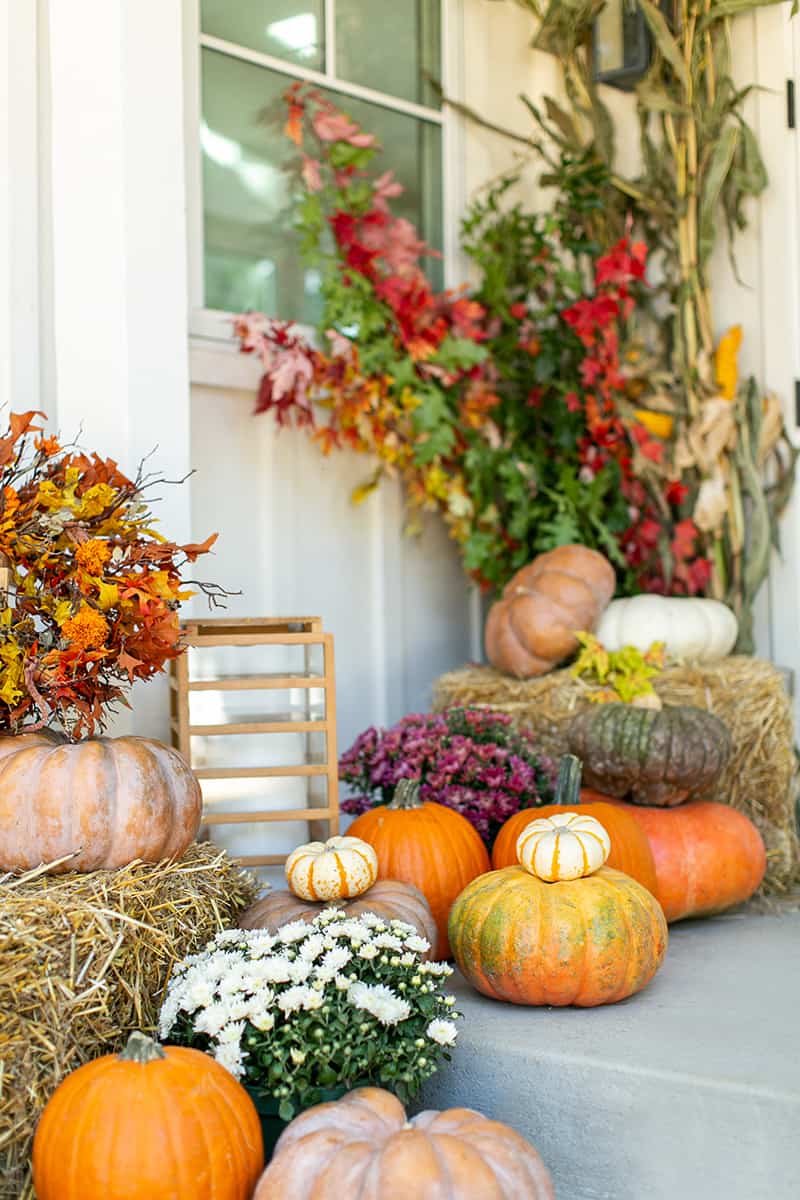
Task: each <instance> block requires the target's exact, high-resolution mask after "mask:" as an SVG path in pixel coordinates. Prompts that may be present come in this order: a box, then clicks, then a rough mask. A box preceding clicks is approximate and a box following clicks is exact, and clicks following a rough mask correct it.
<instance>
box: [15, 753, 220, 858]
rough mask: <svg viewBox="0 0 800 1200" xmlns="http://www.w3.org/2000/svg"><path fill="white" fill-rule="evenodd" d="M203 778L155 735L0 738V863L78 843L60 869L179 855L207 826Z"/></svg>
mask: <svg viewBox="0 0 800 1200" xmlns="http://www.w3.org/2000/svg"><path fill="white" fill-rule="evenodd" d="M201 810H202V795H201V792H200V785H199V783H198V782H197V780H196V779H195V777H194V775H193V774H192V772H191V770H190V769H189V767H188V766H187V764H186V762H185V761H184V759H183V758H182V757H181V756H180V754H178V752H177V750H172V749H170V747H169V746H162V745H161V743H160V742H155V741H150V739H149V738H139V737H120V738H91V739H89V740H88V741H84V742H75V743H71V742H67V741H65V740H64V739H63V738H60V737H58V736H57V735H56V734H51V733H22V734H16V735H14V736H11V735H9V736H7V737H0V870H3V871H27V870H30V869H31V868H33V867H38V866H39V865H40V864H41V863H49V862H54V861H55V860H56V859H60V858H64V857H65V856H66V855H70V854H73V853H75V852H76V851H77V853H76V854H75V857H74V858H71V859H70V860H69V862H67V863H64V864H63V865H62V866H61V867H59V868H58V870H61V871H96V870H101V869H104V870H109V869H112V868H114V867H122V866H125V864H126V863H129V862H132V861H133V860H134V859H136V858H140V859H143V860H144V861H145V862H159V861H160V860H161V859H164V858H173V857H178V856H180V855H181V854H183V852H184V850H186V848H187V846H189V844H190V843H191V842H193V841H194V839H195V837H196V836H197V830H198V829H199V827H200V814H201Z"/></svg>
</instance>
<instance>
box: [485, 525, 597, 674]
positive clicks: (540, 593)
mask: <svg viewBox="0 0 800 1200" xmlns="http://www.w3.org/2000/svg"><path fill="white" fill-rule="evenodd" d="M615 585H616V580H615V576H614V568H613V567H612V566H611V563H610V562H609V561H608V559H607V558H604V557H603V555H602V554H600V553H598V551H597V550H589V549H587V547H586V546H578V545H573V546H559V547H557V549H555V550H548V552H547V553H546V554H540V555H539V556H538V558H535V559H534V560H533V562H532V563H529V564H528V566H527V567H523V568H522V570H521V571H517V573H516V575H515V576H514V577H513V579H511V580H510V582H509V583H508V584H507V585H506V587H505V590H504V591H503V596H502V599H500V600H498V601H497V603H496V604H493V605H492V607H491V609H490V610H489V616H488V618H487V621H486V631H485V642H486V657H487V658H488V659H489V662H490V663H491V664H492V666H493V667H495V668H496V669H497V670H498V671H504V672H505V673H506V674H507V675H516V676H517V678H518V679H529V678H531V677H532V676H534V675H544V674H545V673H546V672H547V671H552V670H553V668H554V667H556V666H557V665H558V664H559V663H560V662H561V661H562V660H563V659H565V658H567V657H568V656H569V655H570V654H573V653H574V652H575V651H576V650H577V648H578V642H577V639H576V637H575V634H576V632H579V631H581V630H585V629H586V630H592V629H594V627H595V626H596V624H597V622H598V621H599V619H600V616H601V614H602V613H603V611H604V609H605V607H606V605H607V604H608V602H609V601H610V599H611V597H612V596H613V595H614V588H615Z"/></svg>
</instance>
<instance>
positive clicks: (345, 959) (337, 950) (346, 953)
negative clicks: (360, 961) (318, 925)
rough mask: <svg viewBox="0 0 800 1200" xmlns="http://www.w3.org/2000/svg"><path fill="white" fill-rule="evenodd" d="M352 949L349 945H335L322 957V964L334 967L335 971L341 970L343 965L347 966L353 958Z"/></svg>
mask: <svg viewBox="0 0 800 1200" xmlns="http://www.w3.org/2000/svg"><path fill="white" fill-rule="evenodd" d="M352 957H353V954H352V951H350V950H348V948H347V946H334V947H333V949H331V950H328V952H327V953H326V954H325V956H324V957H323V959H322V963H321V964H320V965H321V966H323V967H325V968H326V969H328V968H333V970H334V971H341V969H342V967H346V966H347V964H348V963H349V962H350V960H351V959H352Z"/></svg>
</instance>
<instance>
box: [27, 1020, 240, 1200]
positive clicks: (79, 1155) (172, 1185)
mask: <svg viewBox="0 0 800 1200" xmlns="http://www.w3.org/2000/svg"><path fill="white" fill-rule="evenodd" d="M144 1040H148V1041H149V1039H144ZM163 1055H164V1057H159V1058H157V1059H155V1060H153V1061H144V1062H142V1061H123V1058H121V1057H119V1056H117V1055H116V1054H108V1055H105V1056H104V1057H103V1058H98V1059H95V1061H94V1062H90V1063H86V1064H85V1065H84V1066H82V1067H79V1068H78V1070H77V1071H74V1072H73V1073H72V1074H71V1075H68V1076H67V1078H66V1079H65V1080H64V1081H63V1083H61V1084H60V1085H59V1087H58V1088H57V1089H56V1091H55V1092H54V1093H53V1095H52V1097H51V1098H50V1101H49V1102H48V1104H47V1106H46V1108H45V1110H44V1113H43V1114H42V1118H41V1120H40V1121H39V1125H38V1128H37V1130H36V1138H35V1140H34V1146H33V1177H34V1184H35V1187H36V1194H37V1196H38V1198H39V1200H134V1198H135V1197H140V1196H141V1197H143V1198H144V1197H148V1200H149V1198H152V1200H155V1198H156V1197H160V1196H163V1197H167V1196H169V1197H170V1200H249V1198H250V1196H251V1195H252V1191H253V1188H254V1186H255V1183H256V1180H257V1179H258V1176H259V1173H260V1171H261V1169H262V1166H263V1163H264V1153H263V1143H262V1137H261V1126H260V1123H259V1119H258V1114H257V1113H256V1110H255V1106H254V1104H253V1102H252V1100H251V1099H250V1097H249V1096H248V1095H247V1092H246V1091H245V1090H244V1088H243V1087H242V1086H241V1085H240V1084H238V1083H237V1082H236V1080H235V1079H234V1078H233V1076H232V1075H231V1074H229V1072H228V1071H226V1070H225V1068H224V1067H221V1066H220V1065H219V1064H218V1063H216V1062H215V1061H214V1060H213V1059H212V1058H209V1056H208V1055H206V1054H202V1053H201V1052H200V1051H199V1050H189V1049H184V1048H179V1047H173V1046H168V1047H164V1048H163Z"/></svg>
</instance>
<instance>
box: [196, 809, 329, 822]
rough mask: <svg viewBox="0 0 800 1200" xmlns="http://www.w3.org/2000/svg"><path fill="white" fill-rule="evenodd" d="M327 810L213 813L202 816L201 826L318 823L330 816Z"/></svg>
mask: <svg viewBox="0 0 800 1200" xmlns="http://www.w3.org/2000/svg"><path fill="white" fill-rule="evenodd" d="M331 815H332V814H331V810H330V809H329V808H293V809H278V810H277V811H275V812H262V811H260V810H257V811H255V812H214V813H204V814H203V820H202V824H203V825H248V824H250V823H251V822H252V823H253V824H255V825H263V824H265V823H266V822H269V821H319V820H327V819H328V818H329V817H330V816H331Z"/></svg>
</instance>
